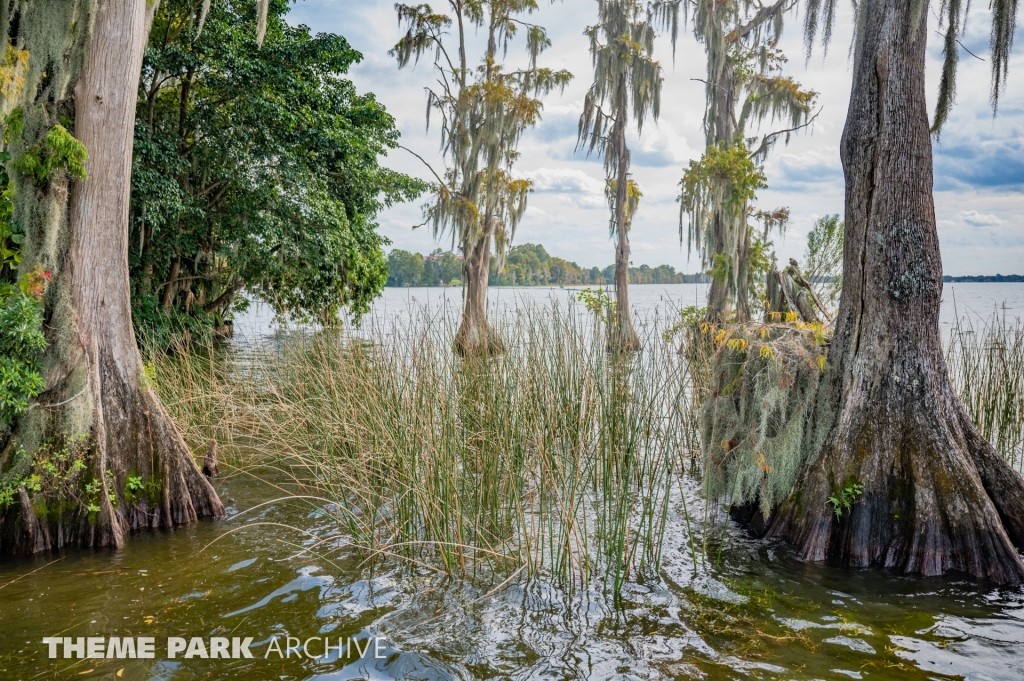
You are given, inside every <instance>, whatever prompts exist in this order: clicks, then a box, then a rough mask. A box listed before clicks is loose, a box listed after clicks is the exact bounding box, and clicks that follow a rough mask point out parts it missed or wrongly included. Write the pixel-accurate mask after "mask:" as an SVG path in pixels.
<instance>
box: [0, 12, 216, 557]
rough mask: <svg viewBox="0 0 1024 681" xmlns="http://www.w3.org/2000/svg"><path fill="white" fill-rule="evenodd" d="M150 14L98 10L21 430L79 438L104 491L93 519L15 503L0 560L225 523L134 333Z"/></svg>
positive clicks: (53, 440)
mask: <svg viewBox="0 0 1024 681" xmlns="http://www.w3.org/2000/svg"><path fill="white" fill-rule="evenodd" d="M146 5H147V3H146V2H141V1H138V0H100V2H99V7H98V11H97V14H96V20H95V25H94V28H93V34H92V38H91V40H90V42H89V52H88V55H87V58H86V61H85V65H84V68H83V71H82V73H81V76H80V78H79V80H78V82H77V84H76V86H75V126H74V133H75V136H76V137H77V138H78V139H79V140H80V141H81V142H82V143H83V144H84V145H85V147H86V149H87V150H88V152H89V157H88V160H87V162H86V170H87V172H88V179H86V180H84V181H77V182H75V183H74V185H73V186H72V188H71V192H70V201H69V208H68V227H69V233H70V238H69V243H68V244H67V247H66V251H65V252H64V254H63V255H62V256H59V259H60V260H61V261H62V268H61V270H60V271H59V273H58V274H57V277H56V279H55V281H54V286H55V287H56V289H57V290H58V293H57V294H56V295H55V296H51V301H55V302H54V305H53V307H52V309H51V311H50V319H49V322H48V328H49V334H48V335H49V337H50V342H51V349H50V351H49V353H48V355H47V359H46V363H47V370H46V378H47V386H46V390H45V392H44V393H43V394H42V395H40V398H39V400H38V401H37V402H38V403H37V404H36V405H35V406H36V407H37V408H34V409H33V410H31V411H30V412H28V413H27V414H26V415H25V418H24V419H22V423H21V424H20V426H19V429H18V431H16V433H17V434H20V435H25V434H26V433H28V434H29V435H25V437H26V438H28V439H29V440H31V441H32V443H31V444H32V445H34V446H35V448H36V449H39V448H44V447H56V446H60V444H61V442H62V441H63V442H64V443H68V442H73V441H74V440H75V438H76V436H83V435H84V436H85V440H84V442H85V445H84V454H83V455H84V461H85V462H86V466H87V469H88V477H91V479H92V480H93V481H98V482H99V483H100V485H101V490H100V493H99V494H98V495H97V498H96V500H95V502H96V503H97V504H98V507H99V511H98V512H97V511H93V512H89V511H88V510H87V509H86V508H83V507H82V505H81V504H79V507H78V508H76V507H74V506H69V505H68V504H67V503H66V501H67V500H66V499H64V501H63V502H62V503H55V500H54V499H53V498H52V497H47V496H46V491H45V490H44V492H43V493H42V494H41V495H40V496H41V497H42V498H41V499H33V500H31V502H30V503H28V505H27V506H26V504H25V503H22V512H21V518H20V520H19V522H18V525H19V526H20V527H18V528H12V527H11V526H10V524H9V523H8V524H7V526H6V527H5V528H4V536H3V539H4V545H3V547H2V548H3V549H4V550H5V551H36V550H40V549H45V548H57V547H60V546H62V545H66V544H79V545H83V546H115V547H119V546H121V545H122V544H123V543H124V540H125V537H126V535H127V533H128V532H129V531H131V530H136V529H143V528H147V527H149V528H158V527H162V528H170V527H172V526H174V525H178V524H183V523H188V522H191V521H194V520H196V519H197V518H199V517H201V516H213V517H219V516H223V515H224V507H223V505H222V504H221V502H220V500H219V499H218V497H217V493H216V491H215V490H214V489H213V487H212V486H211V484H210V483H209V481H207V480H206V478H205V477H204V476H203V475H202V473H201V472H200V470H199V468H198V467H197V466H196V464H195V462H194V461H193V459H192V457H191V454H190V452H189V450H188V447H187V446H186V445H185V442H184V440H183V439H182V438H181V435H180V434H179V433H178V432H177V430H176V428H175V426H174V424H173V422H172V421H171V419H170V417H169V416H168V414H167V412H166V411H165V410H164V407H163V405H162V404H161V402H160V400H159V398H158V397H157V396H156V394H155V393H154V392H153V390H152V389H151V388H150V387H149V386H148V385H146V384H145V381H144V379H143V365H142V359H141V357H140V355H139V351H138V348H137V345H136V340H135V334H134V330H133V327H132V320H131V306H130V298H129V295H130V290H129V280H128V204H129V196H130V190H131V165H132V143H133V131H134V124H135V101H136V94H137V89H138V80H139V72H140V69H141V64H142V55H143V50H144V48H145V43H146V38H147V35H146V19H147V17H146ZM129 475H132V476H138V478H139V480H140V481H141V482H142V483H143V484H144V485H145V487H146V489H145V491H143V492H138V491H134V492H131V493H128V492H126V490H125V482H126V480H127V479H128V477H129ZM84 482H85V479H84V478H80V479H79V480H77V483H76V484H79V485H81V484H83V483H84ZM40 526H41V527H42V529H40ZM40 536H45V541H39V537H40Z"/></svg>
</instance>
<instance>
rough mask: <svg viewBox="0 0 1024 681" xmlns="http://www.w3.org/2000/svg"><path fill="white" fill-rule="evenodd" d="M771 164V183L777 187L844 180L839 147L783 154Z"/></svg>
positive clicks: (840, 181)
mask: <svg viewBox="0 0 1024 681" xmlns="http://www.w3.org/2000/svg"><path fill="white" fill-rule="evenodd" d="M771 166H773V167H770V173H769V184H770V185H771V186H772V187H773V188H775V189H781V188H783V187H791V186H793V185H805V184H819V183H822V182H828V183H830V184H831V183H836V182H839V183H842V181H843V167H842V165H841V164H840V162H839V149H838V148H830V149H825V150H812V151H807V152H805V153H803V154H781V155H779V156H778V157H777V160H776V161H775V162H774V163H772V164H771Z"/></svg>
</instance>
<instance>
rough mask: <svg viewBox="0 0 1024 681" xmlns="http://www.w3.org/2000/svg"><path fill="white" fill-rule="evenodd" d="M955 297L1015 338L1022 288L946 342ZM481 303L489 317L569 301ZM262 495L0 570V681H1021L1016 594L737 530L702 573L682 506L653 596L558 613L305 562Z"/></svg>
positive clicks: (241, 476) (318, 517)
mask: <svg viewBox="0 0 1024 681" xmlns="http://www.w3.org/2000/svg"><path fill="white" fill-rule="evenodd" d="M703 288H704V287H702V286H697V285H678V286H635V287H632V289H631V293H632V300H633V303H634V306H635V307H636V308H637V313H638V314H637V316H638V317H647V318H651V317H655V316H662V317H664V315H666V314H669V313H670V311H671V310H672V309H673V308H676V307H679V306H680V305H686V304H694V303H695V302H697V303H699V302H700V297H701V295H702V291H703ZM954 292H955V294H956V303H957V309H958V311H959V312H960V313H961V314H962V315H973V316H975V317H976V318H977V319H983V318H985V317H987V316H988V315H989V314H990V312H991V311H993V310H994V309H996V308H999V309H1000V311H1001V313H1002V311H1003V310H1005V314H1006V315H1007V316H1008V317H1010V318H1012V317H1015V316H1024V285H1020V284H1009V285H1004V284H955V285H947V296H946V300H945V301H944V304H943V325H944V327H945V328H947V329H948V326H949V324H951V323H952V320H953V319H954V318H955V315H954V312H953V295H952V294H953V293H954ZM490 295H491V301H492V307H493V308H496V309H500V308H501V307H511V308H514V307H515V306H516V305H523V304H525V303H524V301H534V302H537V303H540V304H544V305H547V304H549V302H548V301H550V300H552V299H554V300H560V299H566V300H567V299H568V297H569V296H570V295H572V292H569V291H565V290H561V289H553V290H552V289H494V290H492V291H491V292H490ZM418 304H427V305H430V306H431V307H432V308H435V309H443V308H444V306H445V305H448V306H454V309H455V310H457V309H458V306H459V305H460V292H459V291H458V290H457V289H455V290H453V289H388V290H387V291H386V292H385V295H384V296H383V298H382V299H381V300H380V301H379V302H378V303H377V304H376V305H375V307H374V312H373V315H374V318H375V319H387V318H389V317H395V316H398V317H400V316H401V315H406V314H408V312H409V309H410V306H415V305H418ZM268 324H269V315H268V314H267V312H266V309H265V308H259V307H255V306H254V308H253V310H252V311H251V312H250V313H248V314H247V315H245V316H243V317H241V318H240V319H239V321H238V329H239V332H240V334H241V336H243V337H244V336H245V335H247V334H248V336H249V337H250V338H252V337H253V336H263V335H266V334H269V333H272V332H273V329H272V328H271V327H270V326H269V325H268ZM242 344H243V341H242V339H241V338H240V339H239V341H238V342H236V344H235V346H236V347H237V346H240V345H242ZM224 468H225V469H226V468H227V467H226V466H225V467H224ZM274 475H275V474H274V473H273V472H270V471H265V470H255V471H246V472H238V471H236V472H233V473H228V474H226V475H225V476H224V477H222V478H220V479H219V480H218V481H217V486H218V489H219V492H220V494H221V497H222V499H224V501H225V505H226V506H227V507H228V511H229V518H227V519H225V520H223V521H216V522H214V521H204V522H199V523H195V524H193V525H190V526H187V527H180V528H177V529H175V530H174V531H170V532H156V533H145V534H142V535H139V536H137V537H134V538H133V539H132V540H131V541H129V542H128V544H127V546H126V547H125V548H124V549H123V550H121V551H117V552H115V551H108V550H96V551H92V550H90V551H77V550H68V551H64V552H63V553H61V554H53V555H39V556H32V557H18V558H5V559H3V560H0V622H2V623H3V626H2V628H0V632H2V633H0V680H4V681H6V680H15V679H23V680H26V681H27V680H29V679H82V678H89V679H91V678H102V679H129V680H144V679H146V680H148V679H161V680H172V679H174V680H179V679H180V680H186V679H205V678H211V679H238V680H240V681H248V680H253V681H256V680H260V681H262V680H265V679H303V680H309V681H313V680H323V681H327V680H339V681H340V680H352V679H409V680H414V679H415V680H419V681H422V680H428V679H429V680H438V681H441V680H445V681H446V680H449V679H453V680H454V679H516V680H519V679H522V680H524V681H525V680H528V679H595V680H608V681H628V680H639V679H707V680H719V679H721V680H727V679H728V680H732V679H764V680H778V681H788V680H790V679H800V680H808V681H810V680H815V679H851V678H852V679H866V680H875V679H877V680H880V681H881V680H892V681H897V680H898V681H905V680H910V681H916V680H921V681H924V680H926V679H950V678H963V679H969V680H971V681H1020V680H1021V679H1024V589H1021V588H994V587H991V586H989V585H985V584H978V583H976V582H975V581H973V580H969V579H964V578H960V577H956V576H951V577H946V578H941V579H940V578H932V579H924V578H906V577H899V576H894V575H887V574H882V573H879V572H877V571H873V570H840V569H834V568H828V567H823V566H819V565H806V564H802V563H799V562H797V561H796V560H794V559H793V557H792V555H791V552H790V550H789V549H788V548H787V547H786V546H784V545H780V544H772V543H766V542H761V541H756V540H753V539H750V538H749V537H747V536H746V535H745V534H744V533H742V532H741V531H739V530H738V529H737V528H735V527H732V526H730V527H729V528H728V529H727V530H726V533H725V535H724V537H725V541H724V550H723V552H722V559H721V564H715V563H712V564H708V565H705V566H704V567H699V566H698V565H696V564H695V561H694V558H693V556H692V554H691V553H690V549H689V542H688V539H687V534H686V530H685V527H686V526H685V523H684V521H683V515H682V514H683V511H682V500H683V499H684V498H685V499H686V500H687V502H688V504H689V505H690V506H689V507H690V508H691V509H693V508H698V507H699V505H700V503H701V500H700V495H699V494H698V492H697V490H696V489H695V488H694V487H693V486H689V487H685V489H683V490H682V491H681V492H680V494H682V495H684V496H682V497H679V496H677V497H676V498H675V499H674V501H673V508H672V510H671V513H670V517H671V522H670V523H669V526H668V529H667V535H666V542H665V558H664V564H663V566H662V570H661V577H660V579H657V580H655V581H651V582H645V583H629V584H627V585H626V587H625V589H624V594H623V599H622V601H621V602H618V603H616V602H613V601H612V600H611V599H610V598H608V597H607V596H605V594H603V593H602V592H601V590H600V589H599V588H597V587H596V586H595V588H593V589H591V590H584V591H583V592H577V593H574V594H569V593H566V592H564V591H561V590H560V589H558V588H557V587H555V586H554V585H551V584H548V583H545V582H541V581H533V582H524V583H520V582H516V581H512V582H510V583H508V584H505V585H495V584H492V583H482V584H479V583H478V584H474V583H470V582H467V581H463V580H457V579H450V578H447V577H444V576H439V575H437V574H436V573H433V572H431V571H429V570H426V569H410V568H407V567H401V566H398V565H395V564H394V563H385V564H384V565H382V566H378V567H377V568H376V569H375V570H372V571H371V570H370V569H368V568H367V567H366V566H363V565H361V564H360V563H359V561H358V560H357V559H356V558H354V557H348V558H344V559H341V560H333V562H330V561H327V560H324V559H321V558H319V557H317V556H316V555H312V554H310V553H303V552H301V551H299V549H298V548H297V547H301V546H303V545H304V544H306V546H307V547H308V539H307V538H306V537H305V536H304V535H302V534H300V533H296V532H295V531H292V530H289V529H286V528H285V527H284V526H285V525H291V526H297V527H301V528H304V529H307V530H309V531H313V532H316V533H324V532H330V523H329V522H328V521H327V520H326V519H325V518H324V516H323V515H322V514H321V512H319V511H318V510H316V509H314V508H312V507H310V506H306V505H302V504H299V503H296V502H282V501H275V499H277V498H278V497H280V495H281V490H280V488H279V486H280V485H281V484H282V481H281V480H280V479H278V478H275V477H274ZM495 587H498V588H495ZM44 636H67V637H79V636H83V637H84V636H105V637H106V636H151V637H154V638H155V639H156V658H155V659H153V660H141V659H138V660H133V659H128V660H114V659H112V660H106V659H82V660H78V659H67V660H65V659H49V658H48V657H47V648H46V646H44V645H43V644H42V638H43V637H44ZM170 636H179V637H186V638H188V637H192V636H197V637H211V636H226V637H231V636H239V637H252V639H253V642H252V645H251V651H252V653H253V654H254V658H253V659H239V660H205V659H180V656H179V658H178V659H174V660H172V659H169V658H168V656H167V654H166V644H165V641H166V638H167V637H170ZM289 636H291V637H294V639H297V640H298V641H302V642H305V641H306V640H307V639H309V638H310V637H324V636H329V637H330V639H331V645H332V646H334V645H336V641H337V639H339V638H340V639H341V640H342V641H343V642H346V641H348V640H349V639H352V640H354V641H356V642H357V643H358V648H361V650H362V654H360V650H358V649H357V650H355V651H353V649H352V648H349V649H347V650H346V651H344V653H343V654H341V655H339V654H338V653H337V651H334V652H332V653H331V654H329V655H327V656H326V657H323V658H320V659H310V658H308V657H305V656H301V657H300V656H298V654H297V653H298V652H299V651H297V650H293V652H292V654H291V655H290V656H289V657H288V658H287V659H280V658H279V657H278V655H277V654H276V653H273V652H270V651H271V650H272V648H271V645H272V641H273V640H274V637H278V639H277V640H278V641H279V642H280V645H281V648H282V649H287V648H288V645H289V644H288V641H287V637H289ZM373 640H376V641H378V642H379V644H378V646H377V647H374V646H372V645H370V646H367V641H373ZM301 645H302V644H301V643H298V644H297V645H296V646H295V647H296V648H300V647H301ZM321 646H322V643H321V642H319V640H318V641H315V642H314V643H313V644H312V651H311V652H312V653H313V654H314V655H320V654H321V652H322V649H321ZM268 654H269V657H267V655H268ZM376 654H379V655H380V657H377V656H376Z"/></svg>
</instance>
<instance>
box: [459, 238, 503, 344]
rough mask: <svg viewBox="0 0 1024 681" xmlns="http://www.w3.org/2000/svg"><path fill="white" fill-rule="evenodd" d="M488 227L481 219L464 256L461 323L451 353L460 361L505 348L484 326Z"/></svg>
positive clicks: (489, 264)
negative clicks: (481, 225) (478, 232)
mask: <svg viewBox="0 0 1024 681" xmlns="http://www.w3.org/2000/svg"><path fill="white" fill-rule="evenodd" d="M491 232H492V228H491V224H490V220H489V219H485V225H484V230H483V234H482V235H481V236H480V239H479V240H477V242H476V245H475V246H473V248H472V249H471V250H470V251H469V252H468V253H466V254H465V258H466V260H465V265H464V267H463V272H464V275H465V277H466V282H465V288H464V289H463V291H464V292H465V300H464V302H463V308H462V323H461V325H460V326H459V331H458V333H457V334H456V335H455V343H454V349H455V352H456V353H458V354H459V355H460V356H462V357H486V356H490V355H499V354H501V353H503V352H504V351H505V346H504V344H503V343H502V342H501V339H500V338H499V337H498V335H497V334H496V333H494V332H493V331H492V330H491V328H490V327H489V326H488V324H487V284H488V280H489V277H490V267H491Z"/></svg>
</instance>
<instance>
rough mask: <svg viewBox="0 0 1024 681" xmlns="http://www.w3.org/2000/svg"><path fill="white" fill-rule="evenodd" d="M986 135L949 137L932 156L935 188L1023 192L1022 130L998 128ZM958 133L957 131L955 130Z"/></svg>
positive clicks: (954, 135)
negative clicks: (981, 188)
mask: <svg viewBox="0 0 1024 681" xmlns="http://www.w3.org/2000/svg"><path fill="white" fill-rule="evenodd" d="M1000 127H1001V129H1000V130H998V131H995V132H993V133H990V134H987V135H984V136H982V135H979V134H960V135H957V134H955V133H954V134H951V135H950V137H951V138H952V139H950V140H943V142H942V143H941V144H939V145H938V146H937V147H936V153H935V188H936V189H952V188H959V189H964V188H967V187H999V188H1001V189H1012V190H1017V191H1022V190H1024V144H1022V143H1021V141H1020V138H1021V134H1022V131H1020V130H1017V129H1015V128H1009V127H1008V126H1007V127H1003V126H1000ZM957 132H959V131H957Z"/></svg>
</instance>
